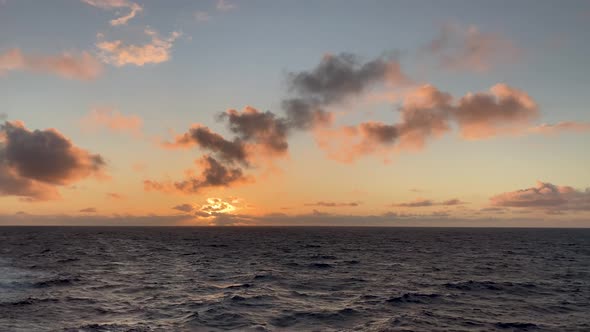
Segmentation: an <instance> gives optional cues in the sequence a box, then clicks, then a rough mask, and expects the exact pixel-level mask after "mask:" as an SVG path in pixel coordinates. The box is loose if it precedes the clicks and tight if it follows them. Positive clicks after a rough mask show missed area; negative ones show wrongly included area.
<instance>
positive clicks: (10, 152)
mask: <svg viewBox="0 0 590 332" xmlns="http://www.w3.org/2000/svg"><path fill="white" fill-rule="evenodd" d="M105 167H106V163H105V161H104V159H103V158H102V157H101V156H100V155H98V154H91V153H89V152H88V151H86V150H83V149H81V148H78V147H76V146H75V145H73V144H72V142H71V141H70V140H69V139H68V138H66V137H65V136H63V135H62V134H61V133H59V132H58V131H57V130H55V129H46V130H34V131H30V130H28V129H27V128H26V127H25V126H24V124H23V123H21V122H5V123H4V124H2V125H0V193H1V194H3V195H14V196H20V197H22V198H24V199H26V200H47V199H55V198H58V197H59V193H58V191H57V186H61V185H67V184H71V183H73V182H76V181H79V180H82V179H84V178H87V177H89V176H92V175H95V176H104V169H105Z"/></svg>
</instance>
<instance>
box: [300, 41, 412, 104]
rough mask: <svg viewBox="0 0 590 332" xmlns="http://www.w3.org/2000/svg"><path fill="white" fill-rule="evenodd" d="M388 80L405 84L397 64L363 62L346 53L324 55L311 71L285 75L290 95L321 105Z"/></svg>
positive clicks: (384, 61) (341, 99) (393, 62)
mask: <svg viewBox="0 0 590 332" xmlns="http://www.w3.org/2000/svg"><path fill="white" fill-rule="evenodd" d="M388 79H390V80H394V81H397V82H404V81H407V78H406V77H405V75H404V74H403V73H402V71H401V68H400V66H399V63H398V62H397V61H395V60H393V59H387V58H383V57H379V58H377V59H374V60H371V61H368V62H365V63H363V62H362V61H361V60H360V59H359V57H358V56H356V55H354V54H349V53H342V54H339V55H326V56H324V58H323V59H322V61H321V62H320V63H319V64H318V65H317V66H316V67H315V68H314V69H313V70H311V71H302V72H298V73H290V74H289V75H288V83H289V89H290V90H291V91H292V92H295V93H296V94H298V95H300V96H304V97H306V99H308V100H317V102H318V103H320V104H323V105H326V104H332V103H337V102H341V101H343V100H345V99H346V98H348V97H350V96H353V95H358V94H360V93H362V92H364V91H365V90H366V89H368V88H369V87H371V86H372V85H374V84H377V83H383V82H384V81H386V80H388Z"/></svg>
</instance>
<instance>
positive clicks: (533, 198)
mask: <svg viewBox="0 0 590 332" xmlns="http://www.w3.org/2000/svg"><path fill="white" fill-rule="evenodd" d="M490 202H491V203H492V205H494V206H498V207H515V208H537V209H542V210H543V211H545V212H546V213H561V212H565V211H590V188H586V189H585V190H576V189H574V188H572V187H570V186H558V185H554V184H551V183H548V182H541V181H537V185H536V186H535V187H532V188H526V189H521V190H517V191H512V192H505V193H501V194H498V195H495V196H493V197H491V198H490Z"/></svg>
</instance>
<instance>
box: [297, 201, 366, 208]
mask: <svg viewBox="0 0 590 332" xmlns="http://www.w3.org/2000/svg"><path fill="white" fill-rule="evenodd" d="M359 205H361V203H360V202H325V201H319V202H315V203H306V204H305V206H321V207H345V206H348V207H356V206H359Z"/></svg>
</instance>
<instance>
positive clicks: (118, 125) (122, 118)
mask: <svg viewBox="0 0 590 332" xmlns="http://www.w3.org/2000/svg"><path fill="white" fill-rule="evenodd" d="M81 124H82V127H83V128H84V129H85V130H89V131H94V130H98V129H101V128H105V129H107V130H109V131H111V132H128V133H131V134H132V135H135V136H141V127H142V126H143V120H142V119H141V118H140V117H139V116H138V115H124V114H121V113H120V112H119V111H117V110H115V109H113V108H109V107H100V108H95V109H93V110H92V111H90V113H89V114H88V115H87V116H85V117H84V118H83V119H82V120H81Z"/></svg>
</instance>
